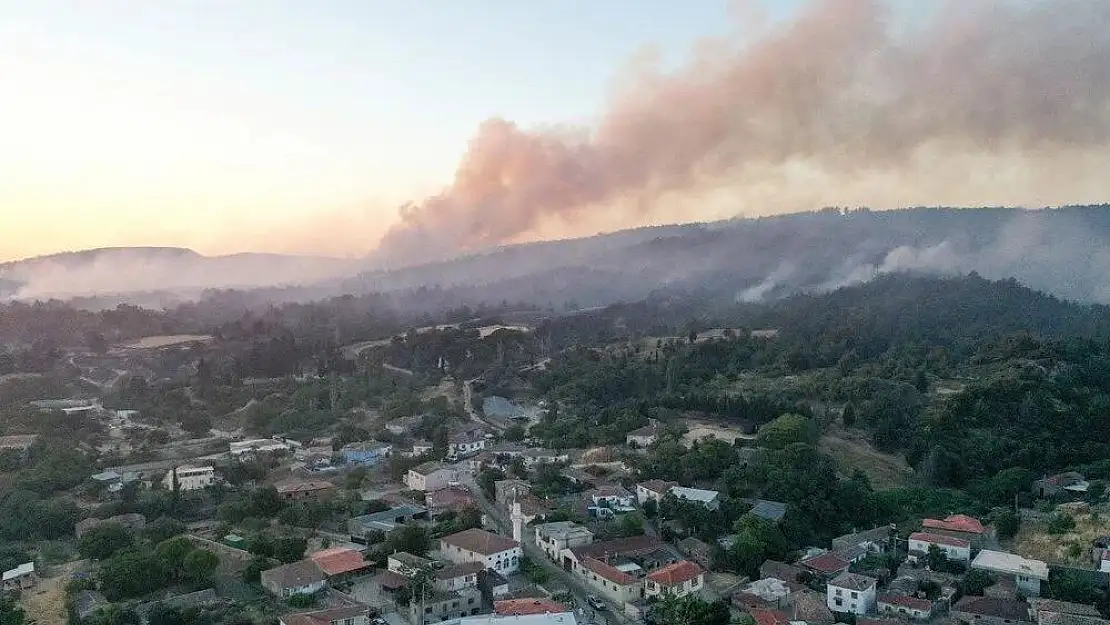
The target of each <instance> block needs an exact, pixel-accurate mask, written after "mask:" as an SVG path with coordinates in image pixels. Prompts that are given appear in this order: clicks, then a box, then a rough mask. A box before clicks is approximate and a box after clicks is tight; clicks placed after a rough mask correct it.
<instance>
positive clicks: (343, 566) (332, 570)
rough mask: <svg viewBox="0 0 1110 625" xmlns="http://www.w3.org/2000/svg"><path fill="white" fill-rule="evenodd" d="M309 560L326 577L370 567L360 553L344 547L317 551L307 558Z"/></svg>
mask: <svg viewBox="0 0 1110 625" xmlns="http://www.w3.org/2000/svg"><path fill="white" fill-rule="evenodd" d="M309 559H310V560H312V561H313V562H315V563H316V566H318V567H320V570H322V571H323V572H324V573H325V574H327V575H342V574H344V573H350V572H352V571H359V570H362V569H365V568H367V567H369V566H370V563H369V562H366V560H364V559H363V558H362V554H361V553H359V552H358V551H355V550H354V549H347V548H345V547H334V548H332V549H325V550H323V551H317V552H316V553H314V554H312V555H311V556H309Z"/></svg>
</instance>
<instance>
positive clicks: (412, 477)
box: [405, 462, 460, 492]
mask: <svg viewBox="0 0 1110 625" xmlns="http://www.w3.org/2000/svg"><path fill="white" fill-rule="evenodd" d="M459 473H460V470H459V469H457V468H456V467H453V466H451V465H448V464H443V463H440V462H425V463H424V464H421V465H419V466H417V467H414V468H412V469H409V472H408V474H407V475H405V485H406V486H408V487H409V488H411V489H413V490H422V491H424V492H428V491H433V490H441V489H444V488H447V487H448V486H450V485H451V483H452V482H458V481H459Z"/></svg>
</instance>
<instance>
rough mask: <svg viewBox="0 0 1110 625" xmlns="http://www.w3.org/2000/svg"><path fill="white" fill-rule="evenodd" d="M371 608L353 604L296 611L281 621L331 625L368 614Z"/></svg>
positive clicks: (305, 624) (306, 624) (299, 624)
mask: <svg viewBox="0 0 1110 625" xmlns="http://www.w3.org/2000/svg"><path fill="white" fill-rule="evenodd" d="M370 610H371V608H370V606H368V605H352V606H344V607H341V608H332V609H330V610H319V611H317V612H295V613H293V614H286V615H284V616H282V617H281V619H280V621H281V623H283V624H284V625H330V623H331V622H332V621H342V620H343V619H348V618H354V617H356V616H361V615H363V614H368V613H369V612H370Z"/></svg>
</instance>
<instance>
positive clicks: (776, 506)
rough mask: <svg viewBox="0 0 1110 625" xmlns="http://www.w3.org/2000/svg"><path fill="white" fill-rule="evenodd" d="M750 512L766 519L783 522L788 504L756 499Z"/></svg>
mask: <svg viewBox="0 0 1110 625" xmlns="http://www.w3.org/2000/svg"><path fill="white" fill-rule="evenodd" d="M748 514H750V515H752V516H756V517H759V518H761V519H766V520H768V521H770V522H772V523H781V522H782V519H783V517H785V516H786V504H784V503H779V502H777V501H768V500H766V499H756V500H755V502H754V505H753V506H752V509H751V510H748Z"/></svg>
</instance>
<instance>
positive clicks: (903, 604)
mask: <svg viewBox="0 0 1110 625" xmlns="http://www.w3.org/2000/svg"><path fill="white" fill-rule="evenodd" d="M878 607H879V614H882V615H884V616H893V617H903V618H905V617H908V618H912V619H917V620H926V619H929V618H932V616H933V602H932V601H929V600H928V599H921V598H919V597H907V596H905V595H880V596H879V599H878Z"/></svg>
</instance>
